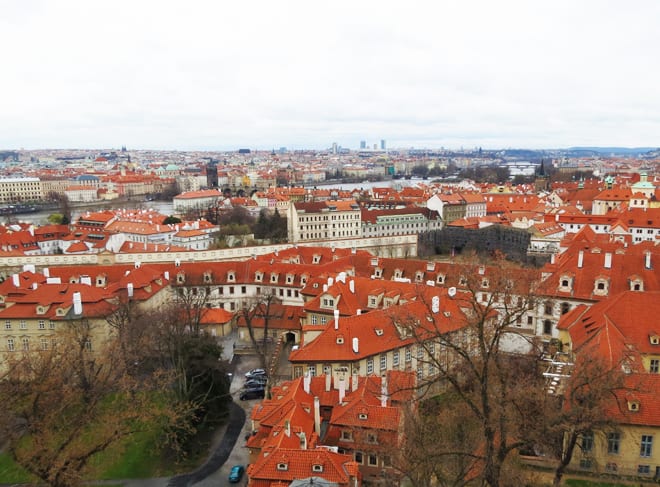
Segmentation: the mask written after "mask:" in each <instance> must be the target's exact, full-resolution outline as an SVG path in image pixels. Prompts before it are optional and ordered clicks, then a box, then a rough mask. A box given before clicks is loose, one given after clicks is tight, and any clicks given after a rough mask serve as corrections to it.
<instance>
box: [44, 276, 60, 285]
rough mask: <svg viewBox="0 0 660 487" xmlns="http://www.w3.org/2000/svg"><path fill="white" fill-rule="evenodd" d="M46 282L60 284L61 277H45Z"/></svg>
mask: <svg viewBox="0 0 660 487" xmlns="http://www.w3.org/2000/svg"><path fill="white" fill-rule="evenodd" d="M46 284H62V278H60V277H47V278H46Z"/></svg>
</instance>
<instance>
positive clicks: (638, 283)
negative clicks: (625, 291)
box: [630, 278, 644, 291]
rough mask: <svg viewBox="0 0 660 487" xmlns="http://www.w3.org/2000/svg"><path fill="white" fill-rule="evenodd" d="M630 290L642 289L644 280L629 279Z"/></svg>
mask: <svg viewBox="0 0 660 487" xmlns="http://www.w3.org/2000/svg"><path fill="white" fill-rule="evenodd" d="M630 290H631V291H644V281H642V280H641V279H639V278H635V279H631V280H630Z"/></svg>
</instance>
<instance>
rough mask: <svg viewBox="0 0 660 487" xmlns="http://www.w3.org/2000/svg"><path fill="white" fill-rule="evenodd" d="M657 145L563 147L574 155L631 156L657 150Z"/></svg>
mask: <svg viewBox="0 0 660 487" xmlns="http://www.w3.org/2000/svg"><path fill="white" fill-rule="evenodd" d="M657 149H658V148H657V147H570V148H568V149H564V151H565V152H567V153H570V154H575V155H582V156H584V155H594V156H596V155H601V154H605V155H611V154H615V155H621V156H632V155H638V154H646V153H647V152H651V151H655V150H657Z"/></svg>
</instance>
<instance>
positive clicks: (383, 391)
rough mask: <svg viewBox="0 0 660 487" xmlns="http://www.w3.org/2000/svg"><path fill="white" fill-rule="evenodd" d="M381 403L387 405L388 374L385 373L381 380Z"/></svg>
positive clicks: (383, 405)
mask: <svg viewBox="0 0 660 487" xmlns="http://www.w3.org/2000/svg"><path fill="white" fill-rule="evenodd" d="M380 405H381V406H382V407H386V406H387V375H386V374H383V376H382V377H381V381H380Z"/></svg>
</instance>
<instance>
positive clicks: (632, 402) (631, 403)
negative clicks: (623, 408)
mask: <svg viewBox="0 0 660 487" xmlns="http://www.w3.org/2000/svg"><path fill="white" fill-rule="evenodd" d="M628 411H633V412H637V411H639V401H637V400H636V399H629V400H628Z"/></svg>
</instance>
